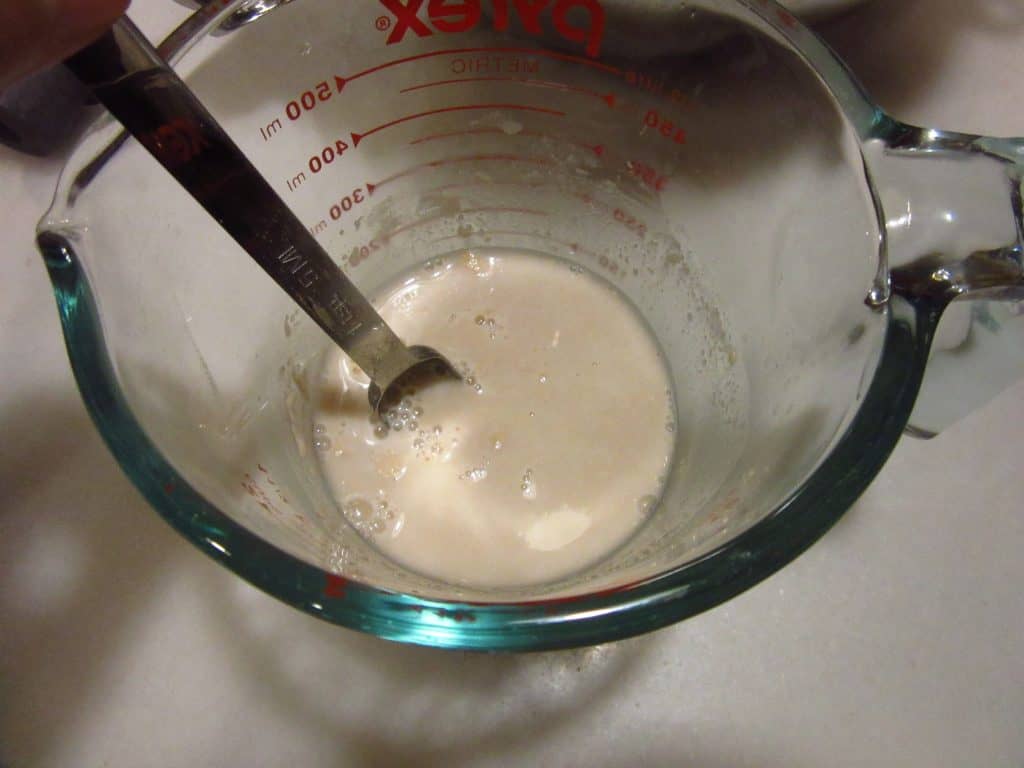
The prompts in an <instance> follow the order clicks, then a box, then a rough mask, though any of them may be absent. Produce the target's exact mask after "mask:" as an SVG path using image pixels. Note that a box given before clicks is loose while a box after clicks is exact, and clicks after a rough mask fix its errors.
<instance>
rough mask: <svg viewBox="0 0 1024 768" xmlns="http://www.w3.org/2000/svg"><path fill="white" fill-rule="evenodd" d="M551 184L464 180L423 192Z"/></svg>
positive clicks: (544, 185) (535, 186)
mask: <svg viewBox="0 0 1024 768" xmlns="http://www.w3.org/2000/svg"><path fill="white" fill-rule="evenodd" d="M548 186H551V184H549V183H548V182H545V181H464V182H459V183H456V184H442V185H441V186H440V187H433V188H432V189H428V190H426V191H425V192H423V194H424V195H434V194H437V193H438V192H449V191H451V190H453V189H469V188H472V187H523V188H525V189H539V188H540V187H548Z"/></svg>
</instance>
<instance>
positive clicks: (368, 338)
mask: <svg viewBox="0 0 1024 768" xmlns="http://www.w3.org/2000/svg"><path fill="white" fill-rule="evenodd" d="M65 63H66V65H67V66H68V68H69V69H71V71H72V72H73V73H74V74H75V75H76V76H77V77H78V78H79V79H80V80H81V81H82V82H83V83H84V84H85V85H86V86H87V87H88V88H89V89H90V90H91V91H92V93H93V94H94V95H95V96H96V98H97V99H98V100H99V101H100V102H101V103H102V104H103V105H104V106H105V107H106V108H107V109H108V110H109V111H110V112H111V114H113V115H114V117H116V118H117V119H118V120H119V121H120V122H121V123H122V124H123V125H124V127H125V128H126V129H127V130H128V131H129V133H131V134H132V135H133V136H135V138H136V139H138V140H139V142H141V144H142V145H143V146H144V147H145V148H146V149H147V150H148V151H149V153H150V154H151V155H153V157H154V158H156V160H157V161H158V162H159V163H160V164H161V165H162V166H163V167H164V168H165V169H166V170H167V171H168V172H169V173H170V174H171V175H172V176H173V177H174V178H175V179H176V180H177V181H178V183H179V184H181V186H182V187H184V188H185V190H186V191H188V193H189V194H191V195H192V197H194V198H195V200H196V201H197V202H198V203H199V204H200V205H201V206H202V207H203V208H205V209H206V211H207V212H208V213H209V214H210V215H211V216H213V218H214V219H215V220H216V221H217V223H218V224H220V226H221V227H223V228H224V230H225V231H226V232H227V233H228V234H229V235H231V237H232V238H234V240H235V241H236V242H237V243H238V244H239V245H240V246H242V248H243V249H244V250H245V251H246V253H248V254H249V255H250V256H251V257H252V258H253V259H255V260H256V262H257V263H258V264H259V265H260V266H261V267H263V269H264V270H266V272H267V273H268V274H269V275H270V276H271V277H272V278H273V279H274V280H275V281H276V282H277V284H278V285H279V286H281V287H282V288H283V289H284V290H285V291H286V292H287V293H288V295H289V296H291V297H292V299H294V300H295V302H296V303H297V304H298V305H299V306H300V307H302V309H304V310H305V311H306V313H307V314H308V315H309V316H310V317H311V318H313V320H314V321H315V322H316V323H317V324H318V325H319V326H320V327H321V328H323V329H324V331H326V332H327V334H328V335H329V336H330V337H331V338H332V339H333V340H334V341H335V342H337V344H338V345H339V346H340V347H341V348H342V349H344V350H345V352H346V353H348V355H349V356H350V357H351V358H352V359H353V360H354V361H355V362H356V364H358V365H359V366H360V367H361V368H362V369H363V370H364V371H366V373H367V374H368V375H369V376H370V378H371V379H372V380H373V381H375V382H389V381H391V380H392V379H393V378H395V376H397V375H398V374H399V373H401V371H403V370H405V369H406V368H408V367H410V366H411V365H413V364H415V363H416V362H417V358H416V357H415V356H414V355H413V353H412V352H410V351H409V349H408V348H407V347H406V346H405V345H404V344H403V343H402V341H401V340H400V339H399V338H398V337H397V336H396V335H395V333H394V332H393V331H392V330H391V328H390V327H388V325H387V323H385V322H384V320H383V319H382V318H381V317H380V315H379V314H377V311H376V310H375V309H374V308H373V305H371V304H370V302H369V301H367V300H366V298H365V297H364V296H363V295H362V293H360V292H359V289H358V288H356V286H355V285H354V284H353V283H352V281H351V280H349V279H348V277H346V276H345V274H344V273H343V272H342V271H341V269H340V268H339V267H338V266H337V265H336V264H335V263H334V261H333V260H332V259H331V257H330V256H329V255H328V254H327V252H326V251H324V249H323V248H322V247H321V246H320V244H319V243H318V242H317V241H316V239H315V238H314V237H313V236H312V235H311V234H310V232H309V231H308V230H307V229H306V227H305V226H304V225H303V224H302V222H300V221H299V220H298V218H297V217H296V216H295V215H294V214H293V213H292V212H291V210H290V209H289V208H288V206H287V205H286V204H285V203H284V201H283V200H281V198H280V197H279V196H278V195H277V193H276V192H274V190H273V189H272V188H271V186H270V184H268V183H267V181H266V179H264V178H263V176H262V175H260V173H259V171H257V170H256V168H255V167H254V166H253V164H252V163H251V162H249V159H248V158H247V157H246V156H245V155H244V154H243V153H242V151H241V150H240V149H239V148H238V146H237V145H236V144H235V143H234V142H233V141H232V140H231V138H230V137H229V136H228V135H227V133H226V132H225V131H224V129H223V128H221V126H220V125H219V124H218V123H217V121H216V120H215V119H214V118H213V116H212V115H211V114H210V113H209V112H208V111H207V110H206V108H205V107H204V106H203V105H202V104H201V103H200V101H199V99H198V98H197V97H196V95H195V94H194V93H193V92H192V91H191V89H190V88H189V87H188V86H187V85H185V83H184V82H183V81H182V80H181V79H180V78H179V77H178V76H177V75H176V74H175V73H174V71H173V70H172V69H171V68H170V67H169V66H168V65H167V64H166V63H165V62H164V61H163V60H162V59H161V58H160V56H159V54H158V53H157V52H156V50H155V49H154V48H153V46H152V45H150V43H149V41H148V40H146V38H145V36H143V34H142V33H141V32H140V31H139V30H138V28H137V27H136V26H135V25H134V24H133V23H132V22H131V20H130V19H128V17H127V16H122V17H121V18H120V19H119V20H118V21H117V23H115V24H114V26H113V28H112V29H111V30H109V31H108V32H107V33H106V34H104V35H103V37H101V38H99V39H98V40H97V41H96V42H94V43H92V44H91V45H89V46H88V47H86V48H84V49H83V50H81V51H79V52H78V53H76V54H74V55H73V56H72V57H71V58H69V59H68V60H67V61H66V62H65Z"/></svg>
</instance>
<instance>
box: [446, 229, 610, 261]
mask: <svg viewBox="0 0 1024 768" xmlns="http://www.w3.org/2000/svg"><path fill="white" fill-rule="evenodd" d="M473 234H474V235H509V236H510V237H517V238H521V237H522V236H523V232H522V230H515V229H482V230H478V231H476V232H474V233H473ZM532 236H533V237H536V238H538V239H540V240H547V241H548V242H549V243H554V244H555V245H560V246H562V247H563V248H568V249H569V251H571V252H572V253H574V254H576V253H582V254H584V255H585V256H589V257H591V258H592V259H594V260H595V261H600V259H604V260H605V261H607V260H608V257H607V256H605V255H603V254H599V253H597V252H596V251H591V250H588V249H587V248H584V247H582V246H581V245H580V244H579V243H569V242H566V241H565V240H558V239H557V238H554V237H548V236H547V235H539V234H537V233H532ZM464 239H465V238H464V237H463V236H462V235H447V236H445V237H439V238H437V240H435V242H438V243H441V242H444V241H445V240H464Z"/></svg>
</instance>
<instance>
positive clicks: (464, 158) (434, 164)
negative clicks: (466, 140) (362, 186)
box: [366, 154, 550, 195]
mask: <svg viewBox="0 0 1024 768" xmlns="http://www.w3.org/2000/svg"><path fill="white" fill-rule="evenodd" d="M486 160H498V161H506V162H514V163H530V164H533V165H549V164H550V161H548V160H545V159H543V158H540V157H527V156H525V155H507V154H504V155H497V154H496V155H461V156H458V157H446V158H444V159H443V160H431V161H429V162H426V163H420V164H419V165H414V166H412V167H411V168H406V169H405V170H404V171H399V172H398V173H396V174H393V175H391V176H388V177H387V178H386V179H381V180H380V181H378V182H377V183H376V184H370V183H368V184H367V185H366V189H367V192H369V194H371V195H372V194H373V192H374V190H376V189H377V188H378V187H382V186H384V185H385V184H388V183H389V182H392V181H395V180H397V179H401V178H404V177H405V176H411V175H412V174H414V173H418V172H419V171H422V170H424V169H426V168H441V167H443V166H446V165H454V164H456V163H475V162H483V161H486Z"/></svg>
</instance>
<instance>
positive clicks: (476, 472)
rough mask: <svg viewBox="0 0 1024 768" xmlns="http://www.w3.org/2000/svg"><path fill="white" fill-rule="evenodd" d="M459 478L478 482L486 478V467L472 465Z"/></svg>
mask: <svg viewBox="0 0 1024 768" xmlns="http://www.w3.org/2000/svg"><path fill="white" fill-rule="evenodd" d="M459 478H460V479H462V480H469V481H470V482H471V483H479V482H480V481H481V480H486V479H487V468H486V467H473V468H472V469H467V470H466V471H465V472H463V473H462V474H461V475H459Z"/></svg>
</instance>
